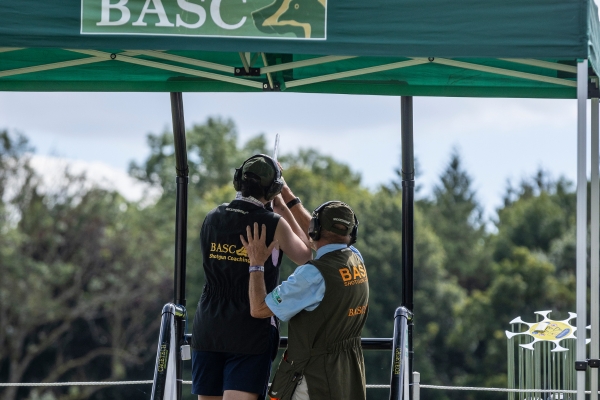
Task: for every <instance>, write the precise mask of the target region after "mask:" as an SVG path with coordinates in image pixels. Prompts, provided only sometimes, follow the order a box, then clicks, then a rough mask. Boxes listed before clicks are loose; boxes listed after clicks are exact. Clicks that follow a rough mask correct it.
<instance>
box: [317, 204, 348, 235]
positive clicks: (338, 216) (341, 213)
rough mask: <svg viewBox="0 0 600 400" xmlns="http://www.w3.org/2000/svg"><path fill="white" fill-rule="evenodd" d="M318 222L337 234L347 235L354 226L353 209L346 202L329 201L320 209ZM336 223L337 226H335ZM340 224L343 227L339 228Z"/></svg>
mask: <svg viewBox="0 0 600 400" xmlns="http://www.w3.org/2000/svg"><path fill="white" fill-rule="evenodd" d="M319 222H320V223H321V226H322V227H323V229H326V230H328V231H331V232H333V233H337V234H338V235H342V236H346V235H349V234H350V232H352V228H354V224H355V221H354V211H352V209H351V208H350V207H349V206H348V205H347V204H346V203H342V202H341V201H340V202H335V203H331V204H329V205H328V206H327V207H325V208H324V209H323V211H321V215H320V216H319ZM336 225H337V226H338V227H336ZM340 225H342V226H344V227H345V228H344V229H340V228H339V226H340Z"/></svg>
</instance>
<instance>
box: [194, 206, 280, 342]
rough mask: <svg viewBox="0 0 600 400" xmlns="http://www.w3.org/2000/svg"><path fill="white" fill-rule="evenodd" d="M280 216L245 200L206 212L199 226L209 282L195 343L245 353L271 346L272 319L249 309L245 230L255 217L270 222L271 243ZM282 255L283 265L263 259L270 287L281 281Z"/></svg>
mask: <svg viewBox="0 0 600 400" xmlns="http://www.w3.org/2000/svg"><path fill="white" fill-rule="evenodd" d="M279 218H280V216H279V215H278V214H275V213H273V212H272V211H268V210H266V209H264V208H262V207H260V206H257V205H255V204H252V203H249V202H247V201H243V200H234V201H232V202H231V203H229V204H222V205H220V206H219V207H217V208H215V209H214V210H212V211H211V212H210V213H208V215H207V216H206V219H205V220H204V223H203V225H202V230H201V231H200V244H201V247H202V260H203V262H202V264H203V267H204V274H205V278H206V283H205V284H204V290H203V292H202V296H201V297H200V301H199V302H198V308H197V309H196V315H195V317H194V326H193V331H192V348H193V349H195V350H202V351H219V352H228V353H241V354H261V353H264V352H265V351H267V348H268V344H269V337H270V329H271V328H270V326H271V319H270V318H261V319H259V318H253V317H252V316H251V315H250V301H249V299H248V281H249V278H250V274H249V272H248V266H249V265H250V259H249V258H248V254H247V252H246V249H245V248H244V246H243V245H242V242H241V240H240V235H243V236H244V237H246V227H247V226H249V225H250V226H253V224H254V222H258V224H259V229H260V227H261V226H262V224H265V225H266V227H267V237H266V244H267V246H268V245H269V244H270V243H271V242H272V241H273V237H274V236H275V229H276V228H277V223H278V222H279ZM252 229H254V228H252ZM282 256H283V253H282V252H281V251H280V252H279V259H278V261H277V264H278V265H273V261H272V259H271V257H269V259H268V260H267V262H266V263H265V265H264V267H265V283H266V287H267V292H270V291H271V290H273V289H274V288H275V287H276V286H277V284H278V282H279V268H278V267H279V264H281V257H282ZM278 342H279V341H278Z"/></svg>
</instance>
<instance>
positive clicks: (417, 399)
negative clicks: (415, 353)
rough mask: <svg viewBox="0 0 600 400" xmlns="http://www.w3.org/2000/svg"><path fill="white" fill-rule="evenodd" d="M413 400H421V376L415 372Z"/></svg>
mask: <svg viewBox="0 0 600 400" xmlns="http://www.w3.org/2000/svg"><path fill="white" fill-rule="evenodd" d="M412 393H413V400H421V374H420V373H418V372H417V371H415V372H413V390H412Z"/></svg>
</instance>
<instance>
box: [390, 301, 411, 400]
mask: <svg viewBox="0 0 600 400" xmlns="http://www.w3.org/2000/svg"><path fill="white" fill-rule="evenodd" d="M411 320H412V314H411V312H410V311H408V310H407V309H406V307H398V308H397V309H396V313H395V314H394V337H393V338H392V373H391V379H390V400H409V398H410V397H411V392H410V381H411V380H412V372H411V371H410V363H409V361H408V327H409V323H410V321H411Z"/></svg>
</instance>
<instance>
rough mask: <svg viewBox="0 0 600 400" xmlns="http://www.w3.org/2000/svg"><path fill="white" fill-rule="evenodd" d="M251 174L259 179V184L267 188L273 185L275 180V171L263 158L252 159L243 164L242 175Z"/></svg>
mask: <svg viewBox="0 0 600 400" xmlns="http://www.w3.org/2000/svg"><path fill="white" fill-rule="evenodd" d="M248 172H250V173H252V174H254V175H256V176H258V177H259V178H260V184H261V185H262V186H264V187H267V186H269V185H271V183H273V180H274V179H275V170H274V169H273V166H272V165H271V163H269V162H268V161H267V160H265V158H264V157H260V156H259V157H254V158H251V159H250V160H248V161H246V162H245V163H244V168H243V169H242V174H243V175H246V173H248Z"/></svg>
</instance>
